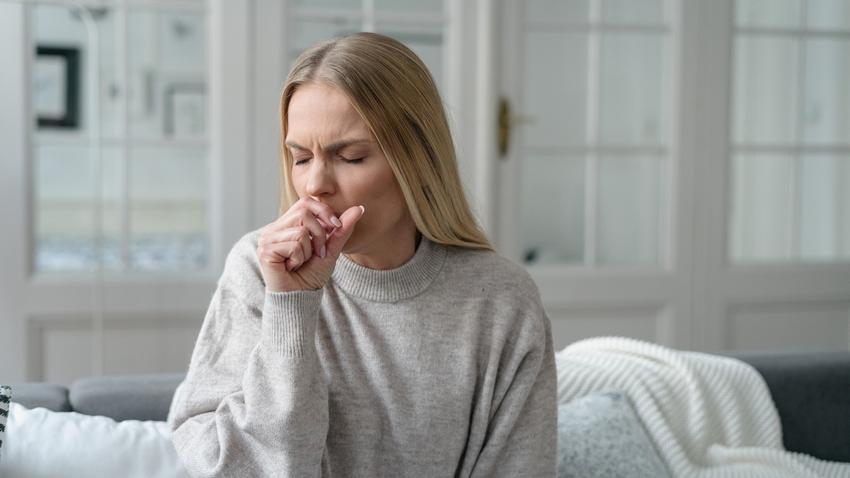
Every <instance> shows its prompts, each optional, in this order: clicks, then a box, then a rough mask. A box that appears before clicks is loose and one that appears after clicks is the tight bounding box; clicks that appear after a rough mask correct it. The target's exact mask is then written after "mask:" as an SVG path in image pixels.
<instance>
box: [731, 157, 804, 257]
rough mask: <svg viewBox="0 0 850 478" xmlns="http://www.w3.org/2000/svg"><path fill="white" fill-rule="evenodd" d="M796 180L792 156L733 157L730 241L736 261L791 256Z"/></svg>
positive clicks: (732, 254)
mask: <svg viewBox="0 0 850 478" xmlns="http://www.w3.org/2000/svg"><path fill="white" fill-rule="evenodd" d="M793 182H794V159H793V157H791V156H786V155H773V154H758V155H755V154H752V155H743V154H739V155H735V156H734V157H733V160H732V178H731V184H732V202H731V211H730V216H729V221H730V224H731V227H730V240H729V243H730V245H731V249H730V253H731V256H732V257H731V259H732V260H733V261H734V262H742V261H753V260H777V259H790V258H791V257H792V251H791V225H792V221H793V214H794V212H793V211H794V202H795V201H794V190H793V187H794V186H793Z"/></svg>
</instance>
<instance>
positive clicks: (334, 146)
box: [286, 138, 372, 151]
mask: <svg viewBox="0 0 850 478" xmlns="http://www.w3.org/2000/svg"><path fill="white" fill-rule="evenodd" d="M371 142H372V140H371V139H369V138H355V139H342V140H339V141H334V142H333V143H331V144H329V145H327V147H325V148H324V149H325V150H326V151H337V150H340V149H342V148H344V147H346V146H351V145H352V144H358V143H371ZM286 145H287V146H289V147H290V148H295V149H300V150H302V151H309V150H308V149H307V148H305V147H304V146H301V145H300V144H298V143H295V142H293V141H287V142H286Z"/></svg>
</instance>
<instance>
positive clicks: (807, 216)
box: [800, 155, 850, 260]
mask: <svg viewBox="0 0 850 478" xmlns="http://www.w3.org/2000/svg"><path fill="white" fill-rule="evenodd" d="M847 162H848V158H840V157H837V156H824V155H820V156H816V155H810V156H806V157H803V158H802V161H801V163H800V172H801V174H802V177H801V178H800V196H801V197H800V201H801V202H800V204H801V206H800V252H801V255H802V257H803V259H815V260H817V259H827V260H829V259H834V258H838V257H839V256H840V255H841V244H840V240H841V237H840V224H839V223H838V221H839V219H840V218H839V214H840V211H841V210H842V209H847V208H850V203H847V202H845V203H844V204H842V203H841V201H842V199H843V200H844V201H846V200H847V195H846V194H845V195H844V197H843V198H842V193H841V187H842V168H843V167H844V165H845V164H846V163H847ZM844 186H845V187H846V186H847V185H844Z"/></svg>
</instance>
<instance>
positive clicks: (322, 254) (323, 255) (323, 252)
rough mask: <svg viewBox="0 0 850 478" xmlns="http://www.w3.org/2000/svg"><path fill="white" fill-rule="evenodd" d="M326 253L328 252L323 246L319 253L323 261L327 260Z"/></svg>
mask: <svg viewBox="0 0 850 478" xmlns="http://www.w3.org/2000/svg"><path fill="white" fill-rule="evenodd" d="M326 252H327V251H326V250H325V246H322V249H321V250H320V251H319V256H320V257H321V258H322V259H324V258H325V253H326Z"/></svg>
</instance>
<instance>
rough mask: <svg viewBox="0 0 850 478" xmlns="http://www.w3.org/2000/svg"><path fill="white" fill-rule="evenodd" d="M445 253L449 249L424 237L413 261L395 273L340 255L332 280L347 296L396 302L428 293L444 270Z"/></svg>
mask: <svg viewBox="0 0 850 478" xmlns="http://www.w3.org/2000/svg"><path fill="white" fill-rule="evenodd" d="M446 252H447V249H446V246H444V245H442V244H439V243H436V242H433V241H431V240H429V239H428V238H427V237H425V235H424V234H423V235H422V236H421V240H420V241H419V246H417V248H416V252H415V253H414V254H413V257H411V258H410V259H409V260H408V261H407V262H405V263H404V264H402V265H401V266H399V267H397V268H395V269H387V270H379V269H370V268H368V267H365V266H362V265H360V264H358V263H356V262H354V261H352V260H351V259H349V258H348V257H347V256H346V255H345V254H340V255H339V258H338V259H337V261H336V266H335V268H334V271H333V274H332V278H333V281H334V282H335V283H336V284H337V286H339V288H340V289H342V290H343V291H344V292H345V293H346V294H348V295H351V296H355V297H359V298H361V299H366V300H370V301H375V302H396V301H399V300H402V299H407V298H410V297H413V296H415V295H417V294H419V293H421V292H422V291H424V290H425V289H427V288H428V286H430V285H431V283H432V282H433V281H434V279H435V278H436V277H437V274H438V273H439V272H440V269H441V268H442V267H443V262H444V261H445V259H446Z"/></svg>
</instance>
